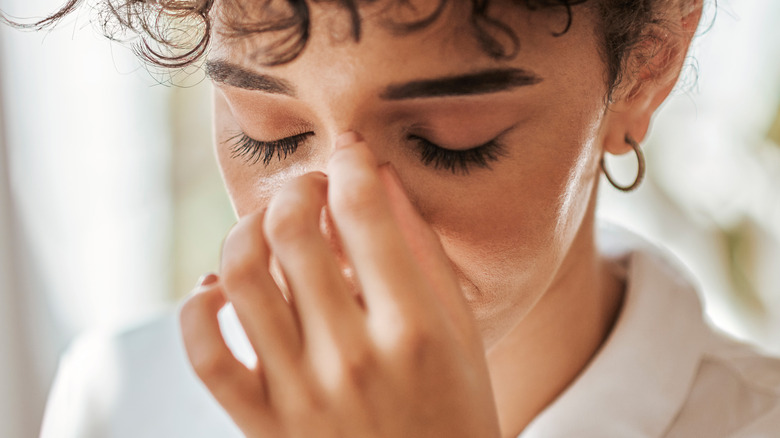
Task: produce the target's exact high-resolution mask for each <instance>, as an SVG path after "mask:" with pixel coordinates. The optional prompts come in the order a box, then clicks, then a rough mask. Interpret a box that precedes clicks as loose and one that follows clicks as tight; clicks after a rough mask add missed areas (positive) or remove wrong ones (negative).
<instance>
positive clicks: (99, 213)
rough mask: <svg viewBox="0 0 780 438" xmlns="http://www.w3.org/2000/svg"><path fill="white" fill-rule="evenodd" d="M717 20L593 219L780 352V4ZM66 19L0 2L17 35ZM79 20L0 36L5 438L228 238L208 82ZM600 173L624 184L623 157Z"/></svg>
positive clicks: (739, 332)
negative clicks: (34, 21) (152, 69)
mask: <svg viewBox="0 0 780 438" xmlns="http://www.w3.org/2000/svg"><path fill="white" fill-rule="evenodd" d="M712 3H713V2H712V1H710V2H709V4H708V7H707V11H706V12H705V17H704V20H703V26H702V29H701V31H700V34H701V35H700V37H699V38H698V39H697V40H696V41H695V43H694V45H695V47H694V49H693V51H692V53H691V57H690V60H689V66H688V68H687V69H686V73H685V76H684V78H683V80H682V81H681V83H680V85H679V86H678V89H677V91H676V92H675V93H674V97H673V98H672V99H671V100H670V101H668V102H667V103H666V104H665V106H664V107H663V109H662V111H661V112H660V114H659V115H658V117H657V119H656V120H655V123H654V126H653V129H652V133H651V135H650V137H649V139H648V140H647V141H646V142H645V150H646V153H647V161H648V175H647V179H646V180H645V182H644V183H643V185H642V187H641V188H640V189H639V190H638V191H637V192H635V193H632V194H623V193H620V192H618V191H616V190H614V189H613V188H611V187H610V186H609V184H606V181H604V183H605V184H602V193H601V195H600V196H601V197H602V199H601V206H600V210H599V214H600V215H601V216H602V217H604V218H606V219H609V220H612V221H615V222H618V223H620V224H622V225H624V226H626V227H628V228H630V229H632V230H634V231H636V232H638V233H640V234H642V235H644V236H647V237H648V238H649V239H651V240H653V241H656V242H659V243H660V244H661V245H664V246H666V247H667V248H669V249H670V250H671V251H672V252H673V253H675V254H676V255H677V256H678V257H679V258H680V259H681V260H682V261H683V263H684V264H685V265H687V266H688V268H689V269H690V270H691V271H692V272H693V273H694V275H695V276H696V278H697V279H698V281H699V282H700V284H701V289H702V292H703V298H704V301H705V305H706V310H707V313H708V315H709V316H710V317H711V318H712V319H713V321H715V323H716V324H717V325H718V326H720V327H721V328H723V329H724V330H726V331H728V332H730V333H731V334H733V335H734V336H737V337H739V338H743V339H748V340H750V341H751V342H754V343H756V344H758V345H760V346H761V347H762V348H764V349H766V350H769V351H771V352H774V353H776V354H780V26H778V22H780V2H776V1H772V0H719V1H718V8H717V14H716V12H715V9H714V7H713V4H712ZM60 4H61V1H60V0H35V1H31V0H0V8H2V9H3V10H4V11H5V12H7V13H8V14H10V15H11V16H17V17H31V16H32V17H35V16H43V15H45V14H46V13H47V12H51V11H52V10H55V9H56V8H57V7H58V6H60ZM91 16H92V12H91V11H90V9H89V8H83V9H82V10H81V11H79V13H77V14H74V15H73V16H71V17H69V18H68V19H66V20H65V21H64V22H63V23H62V24H61V25H60V26H59V27H58V28H57V29H55V30H54V31H51V32H45V33H24V32H18V31H13V30H10V29H7V28H5V27H0V436H2V437H32V436H37V434H38V428H39V424H40V421H41V417H42V412H43V408H44V403H45V399H46V394H47V391H48V388H49V385H50V384H51V381H52V378H53V376H54V372H55V369H56V366H57V360H58V357H59V355H60V354H61V353H62V352H63V351H64V349H65V348H66V347H67V345H68V343H69V342H70V341H71V340H72V339H73V338H74V336H76V335H78V334H79V333H83V332H85V331H88V330H119V329H121V328H123V327H128V326H132V325H137V324H142V323H143V321H145V320H148V319H150V318H154V317H155V315H159V314H160V313H162V312H166V311H171V309H173V308H174V307H175V305H176V302H177V300H179V299H180V298H181V297H182V296H183V295H185V294H186V293H187V292H188V291H189V289H190V288H191V287H192V286H193V284H194V282H195V281H196V279H197V278H198V277H199V276H200V274H201V273H203V272H206V271H210V270H215V269H216V265H217V258H218V252H219V246H220V243H221V240H222V237H223V235H224V234H225V232H226V231H227V229H228V227H229V226H230V225H231V224H232V223H233V222H234V216H233V212H232V210H231V207H230V204H229V202H228V199H227V196H226V195H225V193H224V191H223V188H222V185H221V181H220V177H219V173H218V170H217V168H216V164H215V162H214V159H213V156H212V152H211V144H210V143H211V133H210V129H211V121H210V86H209V85H208V83H207V82H206V81H204V76H203V73H202V71H200V70H199V69H192V70H189V71H185V72H180V73H177V74H176V75H174V76H160V75H159V74H156V75H154V76H152V75H150V74H149V73H148V72H147V71H146V70H145V69H144V67H143V66H142V65H141V64H140V63H139V62H138V61H137V60H136V58H135V57H134V56H133V54H132V53H131V52H130V51H129V50H128V49H127V48H125V47H123V46H121V45H119V44H112V43H110V42H108V41H107V40H106V39H104V38H102V37H101V36H100V35H99V34H98V33H97V32H96V31H95V30H94V28H93V26H92V25H91V24H90V23H89V19H90V17H91ZM160 82H162V84H161V83H160ZM170 84H176V85H177V86H173V87H172V86H169V85H170ZM608 166H609V167H610V168H611V169H613V170H614V173H615V174H616V175H617V177H618V178H619V179H620V180H621V181H626V182H629V181H631V180H632V178H633V177H634V175H635V171H636V164H635V158H634V157H633V156H628V157H625V158H623V157H621V158H615V157H611V159H610V160H609V161H608Z"/></svg>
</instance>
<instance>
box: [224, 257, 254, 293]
mask: <svg viewBox="0 0 780 438" xmlns="http://www.w3.org/2000/svg"><path fill="white" fill-rule="evenodd" d="M261 267H262V265H261V264H259V263H258V261H257V259H256V258H254V257H243V258H235V259H234V260H233V261H232V262H231V263H225V264H223V266H222V273H221V274H222V282H223V283H224V285H225V291H226V292H227V293H229V294H231V293H235V291H236V290H238V289H241V288H242V286H244V285H245V284H247V283H253V281H252V279H253V278H254V277H255V276H256V275H257V270H258V269H259V268H261Z"/></svg>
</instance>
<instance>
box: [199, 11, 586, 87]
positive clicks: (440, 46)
mask: <svg viewBox="0 0 780 438" xmlns="http://www.w3.org/2000/svg"><path fill="white" fill-rule="evenodd" d="M243 3H247V2H243ZM272 3H273V2H272ZM407 3H410V2H408V1H407V2H398V1H392V0H391V1H386V2H381V1H380V2H377V3H374V4H371V5H370V6H368V7H366V6H362V5H361V6H360V8H359V10H358V11H357V12H358V13H359V16H352V15H351V14H350V11H349V10H348V9H345V8H344V7H341V6H338V5H336V4H334V3H331V2H316V3H308V4H307V5H308V9H307V11H308V17H309V20H310V23H309V26H308V29H309V34H308V35H304V34H303V33H302V30H301V29H305V28H306V27H305V26H304V27H302V28H298V27H296V25H294V23H295V22H294V21H288V22H287V23H288V24H292V25H290V26H288V27H287V28H285V29H284V30H282V31H277V32H246V33H243V34H240V35H239V36H235V35H236V33H235V32H234V29H235V27H236V25H237V24H238V25H239V26H241V25H247V24H248V25H249V26H247V27H248V28H251V27H254V28H263V27H264V26H268V25H272V24H273V23H280V21H274V20H279V19H280V17H282V18H284V17H287V18H289V17H292V16H293V15H291V14H292V12H293V11H290V10H285V9H284V7H283V6H278V7H275V8H272V9H271V10H269V11H266V12H259V11H255V12H247V11H249V10H250V6H248V4H249V3H247V4H244V5H243V9H242V6H241V5H242V2H241V1H240V0H239V1H237V2H236V5H238V7H236V6H230V5H228V6H225V5H224V4H223V3H217V4H216V5H215V8H216V9H215V10H216V12H217V14H216V15H217V17H218V19H217V20H215V32H214V38H213V41H212V50H211V51H210V54H209V58H210V60H228V61H230V62H232V63H234V64H236V65H240V66H242V67H245V68H247V69H250V70H253V71H261V72H265V73H272V74H274V75H281V76H283V77H285V78H287V79H289V80H291V81H293V82H306V81H311V79H313V78H316V79H318V80H319V81H320V83H328V82H329V81H340V80H342V81H343V80H346V81H356V80H358V81H370V82H378V83H390V82H397V81H399V80H403V79H405V78H409V79H412V78H424V77H438V76H447V75H452V74H454V73H455V74H463V73H467V72H470V71H478V70H487V69H495V68H508V67H518V68H523V69H525V70H532V71H534V72H540V71H545V70H548V71H558V72H561V69H560V66H561V64H566V63H569V64H576V63H582V62H583V61H586V60H587V58H588V57H590V60H591V61H592V60H593V59H594V58H595V59H598V51H597V50H587V49H588V48H591V49H595V38H594V36H593V35H594V32H593V26H592V25H591V22H592V20H591V19H590V18H591V15H590V14H589V13H588V12H587V11H585V10H583V8H579V7H577V8H574V9H575V10H574V11H573V14H575V20H574V22H573V25H572V27H571V29H569V31H568V32H567V33H566V34H565V35H564V36H562V37H556V36H554V35H555V33H556V32H560V31H561V30H562V29H563V28H565V27H566V24H567V21H568V15H567V14H566V11H565V9H562V8H551V9H539V10H535V11H529V10H528V9H526V8H523V7H520V6H517V5H515V4H507V3H510V2H494V4H492V6H491V8H490V9H489V10H488V11H486V15H485V16H484V17H481V18H480V16H479V14H477V15H475V14H474V13H473V11H472V10H471V2H463V1H454V2H446V3H444V4H445V7H444V8H443V9H441V10H440V11H439V12H440V13H438V14H437V9H436V7H437V5H438V4H439V2H435V1H426V2H423V4H422V5H413V6H416V7H417V9H410V8H404V7H402V6H398V5H403V4H407ZM411 3H414V2H411ZM418 3H419V2H418ZM220 5H222V7H223V9H218V6H220ZM394 5H395V6H394ZM236 11H240V12H238V13H237V12H236ZM434 16H435V17H436V18H435V19H433V20H431V21H430V22H428V23H426V24H425V25H424V26H419V28H414V29H409V28H407V29H405V30H406V31H403V30H404V26H405V25H406V26H408V25H410V24H412V25H413V24H414V23H416V22H421V20H424V19H425V18H426V17H434ZM497 17H500V19H499V18H497ZM356 18H357V19H359V25H356V23H355V21H354V19H356ZM356 26H359V27H357V29H359V38H355V33H354V31H355V30H356ZM412 27H414V26H412ZM507 31H508V32H507ZM480 32H481V34H480ZM231 34H232V35H231ZM486 36H487V37H489V39H492V41H488V44H487V46H490V45H491V44H492V45H493V46H494V47H500V48H501V49H503V50H505V51H507V52H513V51H514V52H516V56H512V57H504V58H497V57H495V56H491V54H490V51H489V50H486V39H485V37H486ZM299 38H303V39H299ZM298 42H305V46H304V47H303V49H302V50H301V51H300V54H299V55H298V56H295V57H294V59H292V60H291V62H286V63H282V64H280V65H275V66H268V65H266V63H267V61H268V59H269V57H270V56H273V55H276V54H279V53H281V52H285V51H287V52H296V51H297V50H298V48H297V43H298ZM583 49H585V50H583Z"/></svg>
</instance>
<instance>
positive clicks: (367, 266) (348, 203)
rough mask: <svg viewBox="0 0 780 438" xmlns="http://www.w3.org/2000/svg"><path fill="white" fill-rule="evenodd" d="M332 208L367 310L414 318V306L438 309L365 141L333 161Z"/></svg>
mask: <svg viewBox="0 0 780 438" xmlns="http://www.w3.org/2000/svg"><path fill="white" fill-rule="evenodd" d="M328 180H329V186H328V206H329V209H330V214H331V217H332V219H333V223H334V224H335V226H336V229H337V231H338V234H339V236H340V237H341V240H342V243H343V244H344V249H345V252H346V253H347V256H348V257H349V259H350V261H351V263H352V265H353V266H354V268H355V272H356V276H357V279H358V282H359V283H360V285H361V288H362V290H363V296H364V299H365V303H366V308H367V311H368V312H369V313H372V312H392V313H393V315H391V317H392V318H397V317H404V316H405V315H408V314H410V312H409V306H412V307H419V306H421V305H422V306H425V307H426V308H430V309H432V311H435V310H433V309H436V308H437V306H435V305H433V304H434V302H433V300H432V299H430V297H429V296H428V294H427V292H426V291H425V289H426V288H427V284H426V281H425V277H424V275H423V272H422V271H421V269H420V266H419V265H418V263H417V262H416V260H415V257H414V256H413V253H412V250H411V247H410V245H409V244H408V242H407V241H406V239H405V238H404V235H403V233H402V232H401V229H400V227H399V224H398V223H397V221H396V219H395V217H394V215H393V211H392V208H391V206H390V199H389V197H388V193H387V190H386V189H385V186H384V183H383V182H382V179H381V178H380V175H379V171H378V166H377V163H376V158H374V155H373V154H372V152H371V150H370V149H369V148H368V145H367V144H366V143H365V142H362V141H358V142H356V143H351V144H347V145H341V146H339V147H337V150H336V151H335V152H334V154H333V156H332V157H331V159H330V161H329V162H328Z"/></svg>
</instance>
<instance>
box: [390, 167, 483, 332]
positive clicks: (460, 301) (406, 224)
mask: <svg viewBox="0 0 780 438" xmlns="http://www.w3.org/2000/svg"><path fill="white" fill-rule="evenodd" d="M378 172H379V177H380V179H381V180H382V182H383V183H384V186H385V189H386V190H387V194H388V199H389V203H390V208H391V209H392V211H393V216H394V217H395V219H396V220H397V221H398V224H399V225H400V229H401V232H402V233H403V235H404V237H405V239H406V241H407V242H409V246H410V248H411V251H412V254H413V255H414V260H415V261H416V262H417V263H418V265H419V266H420V268H421V270H422V272H425V274H426V278H427V279H428V280H429V283H430V285H431V290H432V291H433V292H434V293H435V294H436V297H437V298H438V300H439V302H441V303H442V305H443V306H444V308H445V310H446V311H447V312H448V313H449V316H450V318H451V320H452V321H453V322H455V326H456V327H466V325H465V324H468V323H473V322H472V321H473V318H474V316H473V314H472V312H471V309H470V308H469V306H468V303H467V302H466V299H465V297H464V296H463V293H462V292H461V288H460V284H459V283H458V281H457V278H456V277H455V275H454V272H453V270H452V266H451V261H450V259H449V257H447V254H446V253H445V252H444V248H442V246H441V242H440V241H439V237H438V236H437V235H436V233H434V231H433V230H432V229H431V227H430V226H429V225H428V224H427V223H426V222H425V220H424V219H423V218H422V217H421V216H420V214H419V213H418V212H417V209H416V208H415V207H414V206H413V205H412V203H411V201H410V200H409V198H408V196H407V195H406V193H405V191H404V188H403V185H402V183H401V181H400V178H399V177H398V174H397V173H396V171H395V169H394V168H393V166H392V165H391V164H390V163H387V164H385V165H383V166H380V167H379V169H378Z"/></svg>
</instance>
